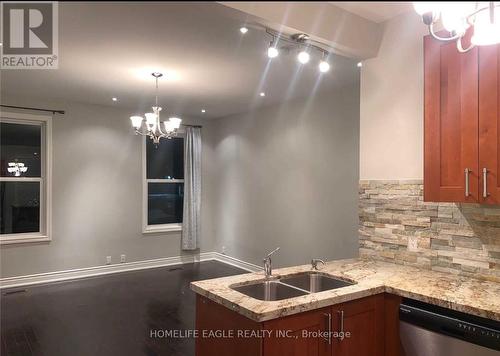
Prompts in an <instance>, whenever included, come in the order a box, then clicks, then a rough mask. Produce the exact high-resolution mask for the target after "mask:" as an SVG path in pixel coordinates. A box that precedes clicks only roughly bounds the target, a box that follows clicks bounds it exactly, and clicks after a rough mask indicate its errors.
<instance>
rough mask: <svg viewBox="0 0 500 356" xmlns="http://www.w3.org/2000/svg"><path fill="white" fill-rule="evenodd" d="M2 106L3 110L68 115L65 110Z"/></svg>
mask: <svg viewBox="0 0 500 356" xmlns="http://www.w3.org/2000/svg"><path fill="white" fill-rule="evenodd" d="M0 106H1V107H3V108H10V109H22V110H33V111H45V112H51V113H52V114H61V115H64V114H65V113H66V112H65V111H64V110H56V109H40V108H30V107H28V106H14V105H0Z"/></svg>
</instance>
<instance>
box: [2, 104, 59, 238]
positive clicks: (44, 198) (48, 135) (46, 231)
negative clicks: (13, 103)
mask: <svg viewBox="0 0 500 356" xmlns="http://www.w3.org/2000/svg"><path fill="white" fill-rule="evenodd" d="M0 121H1V122H11V123H17V124H23V123H24V124H37V125H44V126H45V130H44V131H45V132H44V134H42V146H41V148H42V158H43V159H44V160H45V164H44V165H42V167H41V169H42V177H41V178H36V177H25V178H24V179H25V180H26V181H37V182H43V187H42V188H43V189H40V232H38V233H33V232H28V233H19V234H1V235H0V245H8V244H19V243H29V242H48V241H51V240H52V234H51V232H52V117H51V116H46V115H32V114H24V113H12V112H2V111H0ZM14 180H15V181H19V178H14V179H13V178H12V177H0V181H14Z"/></svg>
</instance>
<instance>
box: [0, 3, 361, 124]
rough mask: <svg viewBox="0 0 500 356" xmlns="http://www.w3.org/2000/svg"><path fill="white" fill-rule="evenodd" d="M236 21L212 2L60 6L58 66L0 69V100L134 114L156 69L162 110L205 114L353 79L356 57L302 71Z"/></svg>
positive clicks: (238, 16)
mask: <svg viewBox="0 0 500 356" xmlns="http://www.w3.org/2000/svg"><path fill="white" fill-rule="evenodd" d="M245 20H246V17H245V15H244V14H243V13H241V12H238V11H236V10H232V9H229V8H227V7H225V6H223V5H219V4H216V3H168V2H165V3H145V2H141V3H138V2H136V3H133V2H128V3H111V2H108V3H98V2H87V3H71V2H60V3H59V38H60V48H59V58H60V65H59V69H58V70H3V71H2V82H1V87H2V96H3V95H15V96H23V97H35V98H47V99H56V100H69V101H78V102H86V103H94V104H102V105H117V106H121V107H126V108H130V110H131V113H134V112H138V113H141V112H144V111H146V110H147V111H149V107H150V106H151V105H152V104H153V94H154V82H153V79H152V78H151V76H150V72H151V71H153V70H160V71H162V72H164V73H165V74H166V76H167V79H164V80H161V82H160V104H161V105H162V106H163V107H164V111H163V112H165V114H167V115H173V114H175V115H180V116H204V117H208V118H213V117H222V116H227V115H230V114H234V113H239V112H244V111H247V110H248V109H249V107H251V106H254V105H269V104H272V103H277V102H281V101H284V100H287V99H290V98H297V97H307V96H309V95H311V94H312V93H313V92H314V91H315V90H326V89H328V88H331V87H334V86H342V85H348V84H349V83H352V82H354V81H357V80H358V77H359V74H358V69H357V68H356V65H355V64H356V63H355V62H353V61H352V60H348V59H346V58H343V57H339V56H332V58H330V60H331V64H332V67H333V68H332V70H331V71H330V72H329V73H327V74H324V75H320V74H319V72H318V70H317V61H318V59H317V58H316V59H314V61H313V59H312V60H311V63H309V65H307V66H303V67H300V66H299V65H298V64H297V61H296V60H295V54H293V55H292V54H289V55H284V56H280V57H279V58H277V59H275V60H273V61H272V62H270V61H269V60H268V59H267V56H266V54H265V53H266V49H267V46H268V44H269V37H268V36H266V34H265V33H264V32H263V31H261V30H257V29H252V28H251V29H250V31H249V32H248V33H247V34H246V35H244V36H242V35H241V33H240V32H239V28H240V26H241V24H242V23H244V22H245ZM169 76H170V77H171V79H168V77H169ZM261 91H265V93H266V96H265V97H264V98H261V97H260V96H259V95H258V93H259V92H261ZM114 96H115V97H118V98H119V101H118V102H117V103H113V102H112V101H111V98H112V97H114ZM4 104H8V103H4ZM26 106H29V102H26ZM202 108H204V109H206V110H207V112H206V114H203V115H201V114H200V110H201V109H202ZM163 112H162V113H163Z"/></svg>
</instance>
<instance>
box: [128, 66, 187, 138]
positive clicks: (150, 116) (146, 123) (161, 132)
mask: <svg viewBox="0 0 500 356" xmlns="http://www.w3.org/2000/svg"><path fill="white" fill-rule="evenodd" d="M151 75H152V76H153V77H154V78H155V82H156V98H155V106H153V107H152V109H153V112H148V113H145V114H144V116H145V117H146V119H144V118H143V117H142V116H131V117H130V120H131V121H132V127H133V128H134V130H135V134H136V135H142V136H149V138H151V140H153V142H154V144H155V145H156V146H157V145H158V144H159V143H160V139H162V138H167V139H170V138H172V137H175V136H177V130H178V129H179V127H180V126H181V121H182V120H181V119H179V118H177V117H171V118H169V119H168V121H163V122H162V121H161V120H160V111H161V107H160V106H158V79H159V78H161V77H162V76H163V74H161V73H158V72H154V73H151ZM162 124H163V129H162Z"/></svg>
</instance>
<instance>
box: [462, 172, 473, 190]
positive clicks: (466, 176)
mask: <svg viewBox="0 0 500 356" xmlns="http://www.w3.org/2000/svg"><path fill="white" fill-rule="evenodd" d="M470 172H472V171H471V170H470V169H469V168H465V171H464V173H465V196H466V197H468V196H469V195H470V193H469V174H470Z"/></svg>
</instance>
